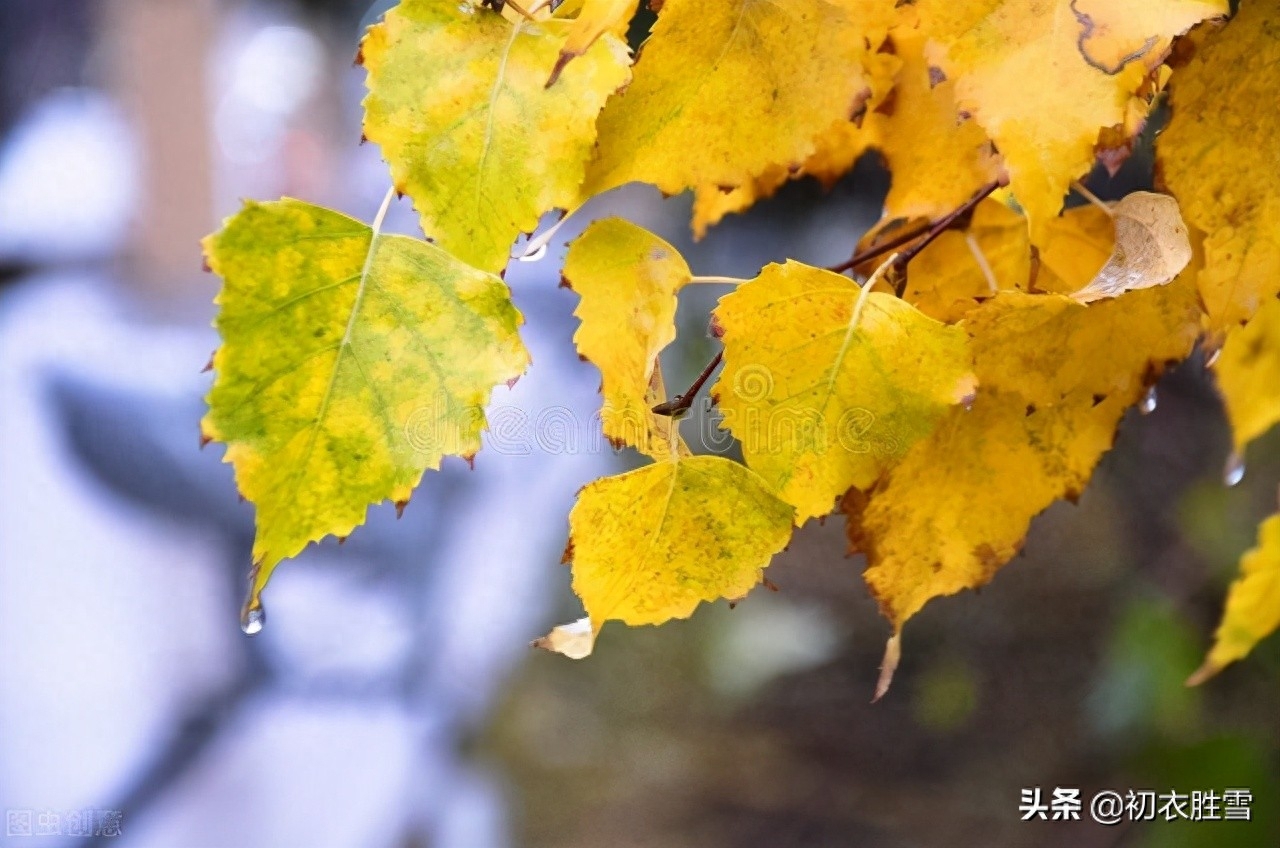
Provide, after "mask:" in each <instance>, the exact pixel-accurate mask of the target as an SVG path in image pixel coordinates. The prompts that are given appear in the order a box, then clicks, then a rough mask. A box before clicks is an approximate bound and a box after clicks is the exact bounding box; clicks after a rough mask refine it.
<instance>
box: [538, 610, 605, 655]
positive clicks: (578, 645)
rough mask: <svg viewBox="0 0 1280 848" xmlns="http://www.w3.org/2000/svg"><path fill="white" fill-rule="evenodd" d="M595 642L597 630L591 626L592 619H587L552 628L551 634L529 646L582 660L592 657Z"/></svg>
mask: <svg viewBox="0 0 1280 848" xmlns="http://www.w3.org/2000/svg"><path fill="white" fill-rule="evenodd" d="M595 641H596V632H595V628H594V627H592V625H591V618H590V617H586V618H580V619H578V620H577V621H573V622H570V623H569V624H561V625H560V626H558V627H555V628H552V630H551V632H550V633H548V634H547V635H546V636H542V637H540V638H538V639H534V640H533V641H532V642H530V643H529V646H530V647H532V648H541V649H542V650H544V651H551V652H552V653H555V654H561V655H563V656H566V657H568V658H569V659H572V660H580V659H585V658H586V657H589V656H591V651H592V649H593V648H594V647H595Z"/></svg>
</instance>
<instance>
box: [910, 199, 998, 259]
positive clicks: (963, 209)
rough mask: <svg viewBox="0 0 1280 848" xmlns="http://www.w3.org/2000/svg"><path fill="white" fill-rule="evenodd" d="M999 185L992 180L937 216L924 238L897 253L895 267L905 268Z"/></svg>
mask: <svg viewBox="0 0 1280 848" xmlns="http://www.w3.org/2000/svg"><path fill="white" fill-rule="evenodd" d="M999 187H1000V181H999V180H992V181H991V182H989V183H987V184H986V185H985V186H983V187H982V188H981V189H979V191H978V193H977V194H975V195H974V196H973V197H971V198H969V199H968V200H966V201H965V202H964V203H963V204H961V205H960V206H957V207H956V208H955V209H954V210H952V211H951V212H949V213H947V214H946V215H944V216H943V217H941V218H939V219H938V220H937V222H936V223H935V224H934V225H933V226H932V227H930V228H929V232H927V233H925V234H924V238H922V239H921V240H920V241H918V242H916V243H915V244H913V245H911V246H910V247H908V248H907V249H906V250H904V251H902V253H900V254H898V258H897V259H896V260H895V261H894V266H895V268H896V269H897V270H898V271H901V270H902V269H904V268H906V267H907V263H909V262H910V261H911V260H912V259H915V258H916V257H917V256H919V255H920V251H922V250H924V249H925V248H926V247H928V246H929V245H931V244H933V240H934V239H936V238H937V237H938V236H940V235H942V234H943V233H944V232H946V231H947V230H949V229H950V228H951V225H952V224H954V223H955V222H956V220H957V219H958V218H960V216H962V215H965V214H966V213H968V212H970V211H972V210H973V208H974V207H975V206H977V205H978V204H979V203H981V202H982V201H984V200H986V199H987V197H988V196H990V194H991V192H993V191H995V190H996V189H998V188H999Z"/></svg>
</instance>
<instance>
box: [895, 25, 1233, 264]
mask: <svg viewBox="0 0 1280 848" xmlns="http://www.w3.org/2000/svg"><path fill="white" fill-rule="evenodd" d="M1077 2H1079V0H1046V2H1039V3H1027V2H1023V0H975V2H967V3H958V2H954V0H921V2H920V3H918V4H917V8H918V9H919V11H920V17H921V20H922V31H923V32H924V33H925V34H926V35H927V36H928V37H929V38H931V39H932V40H933V41H934V42H936V44H937V46H938V48H939V49H938V50H937V51H936V55H933V56H931V58H932V59H933V60H934V61H935V63H936V64H938V65H940V66H941V67H942V68H943V70H944V71H945V72H946V74H947V76H948V77H949V78H955V80H956V100H957V102H958V104H959V106H960V108H961V109H963V110H965V111H968V112H972V113H973V115H974V117H975V118H976V119H977V121H978V123H979V124H980V125H981V126H982V127H983V128H984V129H985V130H986V131H987V134H988V135H989V136H990V137H991V139H992V141H994V142H995V144H996V147H997V148H998V149H999V150H1000V152H1001V154H1002V155H1003V156H1004V161H1005V166H1006V168H1007V169H1008V172H1009V176H1010V187H1011V188H1012V189H1013V193H1014V195H1015V196H1016V197H1017V198H1018V202H1019V203H1020V204H1021V205H1022V207H1023V208H1024V209H1025V210H1026V212H1027V217H1028V219H1029V222H1030V225H1031V235H1032V240H1033V241H1034V242H1036V243H1039V242H1040V240H1041V239H1042V238H1043V235H1044V229H1043V228H1044V225H1045V223H1046V222H1047V221H1049V220H1051V219H1052V218H1053V217H1054V216H1055V215H1057V213H1058V210H1059V209H1061V208H1062V199H1063V196H1064V195H1065V194H1066V192H1067V189H1068V187H1069V186H1070V184H1071V181H1072V180H1074V179H1076V178H1077V177H1080V176H1081V175H1083V174H1084V173H1085V172H1087V171H1088V170H1089V168H1090V167H1091V166H1092V164H1093V161H1094V145H1095V143H1096V142H1097V140H1098V133H1099V130H1101V129H1103V128H1106V127H1113V126H1116V125H1124V124H1125V123H1126V120H1127V112H1128V110H1129V109H1130V108H1131V107H1132V103H1131V102H1130V101H1131V100H1132V96H1133V95H1134V94H1135V93H1136V92H1137V91H1138V89H1139V88H1140V87H1141V86H1142V84H1143V82H1144V80H1145V78H1146V76H1147V74H1148V72H1149V69H1150V68H1152V67H1154V66H1155V65H1156V64H1158V63H1159V62H1160V61H1161V60H1162V59H1163V56H1164V53H1165V51H1166V50H1167V48H1168V46H1169V43H1170V41H1171V39H1172V37H1174V36H1176V35H1178V34H1180V33H1182V32H1185V31H1186V30H1187V29H1188V28H1189V27H1190V26H1192V25H1193V24H1195V23H1196V22H1197V21H1199V20H1202V19H1203V18H1205V17H1207V16H1209V15H1211V14H1213V13H1214V10H1215V9H1216V11H1217V13H1218V14H1225V12H1226V3H1225V2H1219V3H1213V4H1208V3H1187V2H1180V0H1155V2H1152V3H1149V4H1147V5H1148V7H1149V8H1148V9H1146V10H1145V11H1144V12H1143V13H1142V15H1141V16H1140V18H1138V21H1139V22H1140V23H1141V24H1142V25H1143V26H1144V30H1143V32H1142V33H1141V35H1142V37H1143V38H1144V39H1145V40H1144V41H1143V42H1142V46H1141V49H1135V50H1133V51H1132V52H1131V53H1130V54H1127V55H1125V56H1124V57H1123V61H1122V62H1121V64H1122V67H1109V66H1108V67H1104V66H1102V65H1101V64H1100V63H1098V62H1097V61H1096V59H1097V58H1098V57H1099V56H1101V57H1102V58H1108V57H1110V55H1111V52H1112V50H1113V48H1114V45H1116V44H1126V45H1128V44H1130V42H1131V40H1132V38H1133V36H1134V31H1133V28H1132V27H1130V26H1128V25H1126V24H1125V23H1123V21H1124V19H1125V18H1126V16H1128V15H1129V14H1130V13H1129V8H1128V6H1126V5H1125V4H1118V3H1108V4H1102V3H1091V4H1090V11H1089V14H1088V15H1087V16H1086V15H1085V14H1084V13H1082V12H1079V11H1078V10H1077V9H1076V8H1073V3H1077ZM1105 33H1115V35H1110V36H1108V35H1105ZM1091 50H1092V51H1093V52H1091ZM1095 53H1096V54H1097V55H1094V54H1095Z"/></svg>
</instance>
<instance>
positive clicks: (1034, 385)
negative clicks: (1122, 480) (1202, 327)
mask: <svg viewBox="0 0 1280 848" xmlns="http://www.w3.org/2000/svg"><path fill="white" fill-rule="evenodd" d="M1198 322H1199V313H1198V310H1197V303H1196V299H1195V293H1194V290H1193V288H1192V284H1191V281H1190V280H1189V279H1187V278H1183V279H1181V280H1179V281H1176V282H1175V283H1173V284H1172V285H1169V286H1165V287H1161V288H1152V289H1145V290H1142V291H1135V292H1129V293H1127V294H1124V295H1122V296H1121V297H1118V298H1114V299H1111V300H1106V301H1100V302H1098V303H1094V304H1091V305H1088V306H1085V305H1083V304H1080V303H1077V302H1076V301H1074V300H1071V299H1070V298H1068V297H1064V296H1061V295H1031V294H1026V293H1023V292H1002V293H1001V294H999V295H997V296H996V297H995V298H993V299H991V300H989V301H987V302H986V303H984V304H982V305H981V306H979V307H978V308H977V309H975V310H974V311H973V312H971V313H970V315H969V317H968V318H966V320H965V322H964V324H963V326H964V327H965V329H966V330H967V331H968V332H969V334H970V335H971V336H972V348H973V355H974V364H975V370H976V373H977V377H978V382H979V389H978V393H977V400H976V402H975V403H974V404H973V408H972V409H970V410H968V411H965V410H963V409H952V410H951V411H950V412H949V414H948V415H947V416H946V418H944V419H943V421H942V422H941V423H940V424H939V425H938V426H937V428H936V429H935V430H934V432H933V433H932V435H930V436H929V437H928V438H926V439H924V440H923V441H921V442H919V443H917V444H916V445H915V446H914V447H912V448H911V449H910V450H909V451H908V452H907V455H906V456H905V457H904V458H903V459H902V461H901V462H900V463H899V464H898V465H896V466H895V467H894V468H892V469H890V471H889V472H888V474H887V475H886V476H885V477H884V478H883V479H882V480H881V481H880V482H879V483H878V484H877V485H876V486H875V487H874V488H872V489H871V490H870V492H868V493H865V494H864V493H861V492H858V491H856V490H855V491H851V492H850V493H849V494H848V495H847V496H846V498H845V510H846V512H848V513H849V524H848V531H849V536H850V544H851V547H852V548H853V549H854V550H857V551H862V552H864V553H866V555H867V563H868V568H867V572H866V580H867V583H868V585H869V586H870V587H871V591H872V593H873V594H874V595H875V597H876V599H877V600H878V601H879V603H880V607H881V610H882V612H883V613H884V615H885V616H886V617H887V618H888V619H889V621H890V622H892V624H893V625H894V629H895V631H896V630H899V629H901V627H902V624H903V623H904V622H905V621H906V620H907V619H908V618H910V617H911V616H912V615H914V614H915V613H916V612H917V611H918V610H919V609H920V608H921V607H922V606H923V605H924V604H925V603H926V602H927V601H929V600H930V599H932V598H935V597H940V596H943V595H950V594H953V593H955V592H958V591H960V590H962V589H966V588H975V587H977V586H981V585H983V584H985V583H987V582H988V581H990V580H991V578H992V577H993V576H994V574H995V572H996V571H997V570H998V569H999V568H1000V567H1001V566H1003V565H1004V564H1005V563H1006V562H1008V560H1009V559H1010V558H1012V557H1013V555H1014V554H1016V553H1017V552H1018V550H1019V549H1020V547H1021V545H1022V540H1023V538H1024V537H1025V535H1026V532H1027V528H1028V526H1029V524H1030V522H1031V519H1032V518H1034V517H1035V516H1036V515H1037V514H1039V513H1040V512H1041V511H1042V510H1044V509H1045V508H1046V507H1048V506H1049V505H1050V504H1052V503H1053V502H1054V501H1055V500H1057V499H1058V498H1061V497H1070V498H1074V497H1076V496H1077V495H1079V493H1080V492H1081V491H1082V490H1083V488H1084V486H1085V484H1086V483H1087V482H1088V480H1089V477H1090V475H1091V474H1092V472H1093V468H1094V465H1095V464H1096V463H1097V461H1098V458H1099V457H1100V456H1101V455H1102V454H1103V453H1104V452H1105V451H1106V450H1107V449H1108V448H1110V446H1111V444H1112V441H1113V439H1114V438H1115V429H1116V425H1117V424H1118V423H1119V421H1120V418H1121V416H1122V415H1123V414H1124V411H1125V409H1127V408H1128V407H1129V406H1130V405H1131V404H1133V403H1134V402H1135V401H1137V400H1138V399H1139V398H1140V397H1141V396H1142V395H1143V394H1144V392H1145V391H1146V387H1147V385H1148V382H1149V381H1151V380H1154V379H1155V378H1156V377H1157V376H1158V375H1159V373H1160V371H1161V370H1162V369H1163V367H1164V366H1165V364H1166V363H1167V362H1170V361H1176V360H1179V359H1181V358H1183V357H1185V356H1186V355H1187V354H1188V353H1189V352H1190V350H1191V347H1192V345H1193V344H1194V342H1195V338H1196V335H1197V331H1198V327H1199V323H1198Z"/></svg>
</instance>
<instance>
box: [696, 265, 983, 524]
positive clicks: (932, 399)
mask: <svg viewBox="0 0 1280 848" xmlns="http://www.w3.org/2000/svg"><path fill="white" fill-rule="evenodd" d="M863 294H864V292H863V291H862V290H861V289H860V288H859V287H858V285H857V284H856V283H854V282H853V281H852V280H850V279H849V278H848V277H843V276H841V275H839V274H833V273H831V272H830V271H825V270H822V269H819V268H811V267H809V266H807V265H802V264H800V263H797V262H788V263H786V264H785V265H770V266H768V267H766V268H765V269H764V271H762V272H761V274H760V276H759V277H757V278H756V279H754V280H752V281H750V282H747V283H744V284H743V285H741V286H739V287H738V289H737V290H736V291H734V292H732V293H731V294H728V295H726V296H725V297H724V298H722V299H721V301H720V304H719V306H717V307H716V318H717V320H718V321H719V324H720V326H721V327H723V329H724V351H725V356H724V359H725V366H724V372H723V373H722V374H721V376H720V380H719V382H717V384H716V387H715V390H714V395H715V397H716V399H717V401H718V403H719V405H720V409H721V411H722V412H723V413H724V420H725V424H726V425H727V426H728V428H729V430H730V432H732V433H733V435H734V436H735V437H736V438H737V439H738V440H739V441H741V442H742V452H743V456H744V457H745V458H746V461H747V464H748V465H749V466H751V468H752V469H753V470H755V471H756V472H757V473H759V474H760V476H761V477H763V478H764V479H765V480H766V481H767V482H768V483H769V485H770V486H772V487H773V488H775V489H776V490H777V491H778V492H779V494H780V495H781V497H782V498H783V499H784V500H785V501H787V502H788V503H790V504H792V505H793V506H795V507H796V520H797V521H798V522H803V521H804V520H806V519H808V518H812V517H816V516H821V515H826V514H827V513H829V512H831V510H832V508H833V505H834V503H835V500H836V498H838V497H839V496H840V495H841V494H843V493H844V491H845V490H846V489H848V488H849V487H850V486H857V487H865V486H869V485H871V484H872V483H873V482H875V480H876V478H877V477H879V476H880V475H881V474H882V473H883V472H884V471H885V470H886V469H887V468H889V467H890V466H891V465H892V464H893V463H894V462H896V461H897V460H898V459H900V458H901V457H902V456H903V455H904V454H905V453H906V452H907V450H908V449H909V448H910V447H911V445H912V444H914V443H915V442H916V441H918V440H920V439H922V438H924V437H925V436H927V435H928V434H929V433H930V431H932V429H933V427H934V425H935V424H936V423H937V422H938V420H939V419H940V418H942V416H943V415H944V414H945V413H946V411H947V409H948V408H949V407H951V406H953V405H955V404H957V403H960V402H962V401H963V400H965V399H966V398H967V397H968V396H969V395H971V394H972V392H973V387H974V384H973V374H972V364H971V362H970V357H969V345H968V339H967V337H966V335H965V333H964V331H963V330H960V329H958V328H956V327H948V326H947V325H945V324H942V323H940V322H938V321H935V320H933V319H932V318H929V317H927V316H925V315H924V314H923V313H921V312H919V311H918V310H916V309H915V308H914V307H912V306H911V305H910V304H908V303H906V302H904V301H902V300H900V299H898V298H896V297H893V296H891V295H887V294H883V293H880V292H870V293H868V294H866V297H865V299H860V298H861V296H862V295H863Z"/></svg>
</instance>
